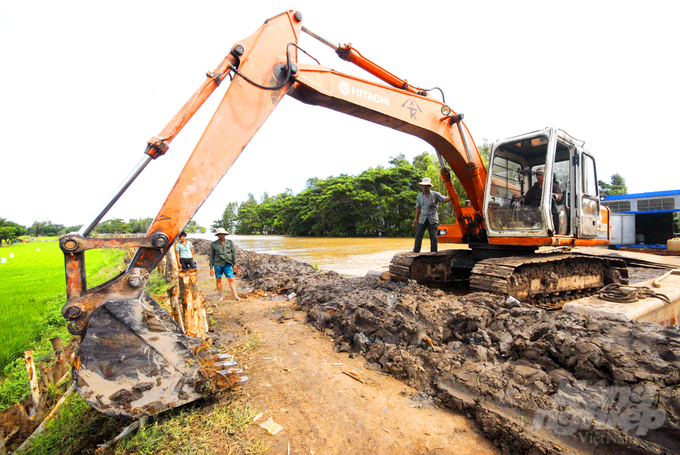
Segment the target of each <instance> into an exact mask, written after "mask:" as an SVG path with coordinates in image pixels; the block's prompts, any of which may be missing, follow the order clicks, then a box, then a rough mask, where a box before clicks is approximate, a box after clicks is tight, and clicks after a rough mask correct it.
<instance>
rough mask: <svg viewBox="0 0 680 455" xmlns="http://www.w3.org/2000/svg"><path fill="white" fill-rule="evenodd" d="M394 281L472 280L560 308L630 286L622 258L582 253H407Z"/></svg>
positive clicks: (393, 269) (394, 268) (478, 287)
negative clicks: (490, 255) (484, 256)
mask: <svg viewBox="0 0 680 455" xmlns="http://www.w3.org/2000/svg"><path fill="white" fill-rule="evenodd" d="M390 276H391V278H392V279H393V280H397V281H406V280H409V279H412V280H415V281H416V282H418V283H419V284H425V285H429V286H432V285H440V286H446V285H452V284H454V283H456V282H458V283H460V282H469V285H470V289H471V290H473V291H485V292H490V293H493V294H501V295H506V296H511V297H514V298H516V299H517V300H519V301H521V302H525V303H530V304H532V305H535V306H538V307H540V308H545V309H549V310H556V309H560V308H561V307H562V304H563V303H564V302H566V301H568V300H574V299H577V298H580V297H584V296H587V295H591V294H594V293H595V292H597V291H598V290H599V289H601V288H603V287H604V286H606V285H607V284H611V283H622V284H626V283H627V282H628V268H627V266H626V263H625V262H624V261H623V260H620V259H613V258H598V257H592V256H586V255H577V254H558V253H535V254H532V255H526V256H509V257H500V258H489V259H482V260H477V259H474V258H473V257H472V253H471V251H469V250H446V251H443V252H440V253H437V254H433V253H419V254H418V253H402V254H399V255H397V256H395V257H394V258H392V263H391V264H390Z"/></svg>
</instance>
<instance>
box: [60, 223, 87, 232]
mask: <svg viewBox="0 0 680 455" xmlns="http://www.w3.org/2000/svg"><path fill="white" fill-rule="evenodd" d="M82 227H83V225H82V224H76V225H75V226H66V227H65V228H64V234H68V233H71V232H78V231H80V228H82Z"/></svg>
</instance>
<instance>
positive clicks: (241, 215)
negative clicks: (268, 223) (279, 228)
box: [235, 193, 258, 235]
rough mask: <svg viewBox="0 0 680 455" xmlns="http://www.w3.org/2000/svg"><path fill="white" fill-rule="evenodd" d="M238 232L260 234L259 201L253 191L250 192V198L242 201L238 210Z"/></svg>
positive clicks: (241, 233)
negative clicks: (258, 219) (258, 220)
mask: <svg viewBox="0 0 680 455" xmlns="http://www.w3.org/2000/svg"><path fill="white" fill-rule="evenodd" d="M237 220H238V223H237V225H236V230H235V232H236V234H240V235H252V234H258V223H257V201H256V200H255V196H253V193H248V199H247V200H246V201H245V202H242V203H241V205H239V207H238V211H237Z"/></svg>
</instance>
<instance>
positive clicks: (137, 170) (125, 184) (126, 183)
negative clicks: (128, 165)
mask: <svg viewBox="0 0 680 455" xmlns="http://www.w3.org/2000/svg"><path fill="white" fill-rule="evenodd" d="M152 159H153V158H151V157H150V156H148V155H147V156H146V157H144V158H142V160H141V161H140V162H139V163H137V165H136V166H135V167H134V169H132V171H131V172H130V173H129V174H128V176H127V177H125V180H123V181H122V182H121V184H120V185H118V188H116V190H115V191H114V192H113V193H112V194H111V196H109V199H108V200H107V201H106V202H105V203H104V204H103V205H102V206H101V207H100V208H99V211H98V212H97V215H95V216H94V217H92V219H91V220H90V221H88V222H87V223H86V224H83V227H81V228H80V231H78V234H79V235H82V236H83V237H87V236H88V235H89V234H90V232H92V229H94V227H95V226H96V225H97V223H99V222H100V221H101V219H102V218H104V215H106V213H107V212H108V211H109V210H110V209H111V207H113V205H114V204H115V203H116V201H118V199H120V197H121V196H122V195H123V193H125V191H126V190H127V189H128V188H129V187H130V185H132V182H134V181H135V179H136V178H137V177H138V176H139V174H141V173H142V171H143V170H144V168H145V167H146V165H147V164H149V162H150V161H151V160H152Z"/></svg>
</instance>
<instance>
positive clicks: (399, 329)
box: [208, 242, 680, 454]
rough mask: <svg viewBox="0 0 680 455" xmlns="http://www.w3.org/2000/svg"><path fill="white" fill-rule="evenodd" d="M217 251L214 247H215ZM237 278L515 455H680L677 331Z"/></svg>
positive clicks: (310, 271) (267, 259) (516, 306)
mask: <svg viewBox="0 0 680 455" xmlns="http://www.w3.org/2000/svg"><path fill="white" fill-rule="evenodd" d="M208 243H209V242H208ZM238 254H239V265H240V266H241V267H242V270H243V272H242V273H243V275H242V276H241V277H240V278H241V279H243V280H245V281H246V282H248V283H249V285H252V286H253V287H256V288H261V289H265V290H267V291H277V292H282V293H291V292H295V293H296V294H297V296H298V297H297V307H298V309H299V310H303V311H306V312H307V314H308V320H309V322H310V323H311V324H313V325H314V326H315V327H316V328H317V329H319V330H329V331H332V332H333V333H334V336H335V339H336V341H335V343H336V349H337V350H340V351H350V352H356V353H359V354H361V355H363V356H364V357H365V358H366V360H367V362H368V365H369V367H370V368H372V369H375V370H378V371H381V372H383V373H387V374H391V375H393V376H395V377H396V378H399V379H402V380H403V381H404V382H406V383H407V384H409V385H410V386H413V387H415V388H417V389H418V390H420V391H421V392H422V393H425V394H427V395H428V396H429V397H432V400H433V401H434V402H435V403H436V404H441V405H444V406H447V407H449V408H452V409H456V410H459V411H461V412H464V413H466V414H467V415H468V416H470V417H473V418H475V419H476V420H477V421H478V423H479V424H480V426H481V427H482V428H483V430H484V431H485V433H486V434H487V435H488V436H489V437H491V438H492V439H493V440H494V442H495V443H496V444H497V445H498V446H500V447H502V448H503V449H504V451H506V452H508V453H555V454H557V453H564V452H565V451H567V452H586V453H608V452H611V451H612V450H616V451H617V453H619V454H647V453H649V454H651V453H655V454H658V453H677V451H678V450H679V448H680V432H679V431H678V422H679V419H680V331H679V329H678V327H661V326H658V325H654V324H642V323H620V322H616V321H611V320H606V319H596V318H592V317H584V316H579V315H574V314H569V313H559V314H556V313H550V312H546V311H544V310H541V309H538V308H534V307H531V306H527V305H523V304H522V303H520V302H517V301H513V300H512V299H510V300H506V299H505V298H503V297H499V296H495V295H491V294H486V293H474V294H469V295H467V296H465V297H456V296H452V295H449V294H447V293H445V292H443V291H439V290H432V289H429V288H426V287H423V286H420V285H418V284H416V283H415V282H409V283H396V282H381V281H377V280H375V279H370V278H343V277H340V276H338V275H337V274H335V273H332V272H331V273H329V272H318V271H316V270H314V268H313V267H311V266H310V265H309V264H304V263H301V262H299V261H295V260H293V259H290V258H287V257H283V256H276V255H267V254H262V255H261V254H256V253H252V252H247V251H242V250H239V251H238Z"/></svg>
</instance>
